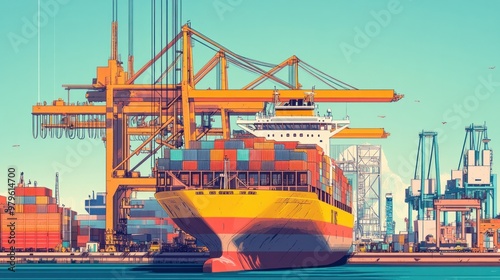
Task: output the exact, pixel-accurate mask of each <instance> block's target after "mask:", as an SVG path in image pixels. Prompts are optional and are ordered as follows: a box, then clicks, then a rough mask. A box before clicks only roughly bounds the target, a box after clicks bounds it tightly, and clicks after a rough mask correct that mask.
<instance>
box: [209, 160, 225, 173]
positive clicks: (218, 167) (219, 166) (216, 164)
mask: <svg viewBox="0 0 500 280" xmlns="http://www.w3.org/2000/svg"><path fill="white" fill-rule="evenodd" d="M210 170H211V171H223V170H224V161H222V160H212V161H210Z"/></svg>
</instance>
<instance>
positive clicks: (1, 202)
mask: <svg viewBox="0 0 500 280" xmlns="http://www.w3.org/2000/svg"><path fill="white" fill-rule="evenodd" d="M6 207H7V197H5V196H1V195H0V211H1V212H0V213H5V212H4V209H5V208H6ZM4 218H6V217H4V216H3V215H1V214H0V226H1V228H0V247H1V246H2V240H3V238H4V237H3V236H2V235H4V234H3V232H2V229H4V231H6V230H7V229H6V228H5V225H4V223H3V222H2V220H3V219H4ZM8 234H9V233H7V234H6V235H7V236H8Z"/></svg>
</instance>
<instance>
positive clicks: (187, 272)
mask: <svg viewBox="0 0 500 280" xmlns="http://www.w3.org/2000/svg"><path fill="white" fill-rule="evenodd" d="M7 268H8V265H2V266H1V269H0V279H40V280H42V279H43V280H45V279H47V280H49V279H50V280H53V279H92V280H100V279H110V280H111V279H116V280H145V279H283V280H306V279H350V280H357V279H426V280H430V279H499V277H500V267H499V266H475V267H473V266H382V265H343V266H335V267H321V268H307V269H290V270H272V271H246V272H229V273H212V274H209V273H203V272H202V267H201V266H200V265H184V264H177V265H120V264H117V265H108V264H19V265H17V266H16V272H11V271H9V270H8V269H7Z"/></svg>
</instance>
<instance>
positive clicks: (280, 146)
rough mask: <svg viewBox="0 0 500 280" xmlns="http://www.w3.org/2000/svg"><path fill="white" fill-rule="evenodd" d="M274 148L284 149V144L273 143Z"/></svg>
mask: <svg viewBox="0 0 500 280" xmlns="http://www.w3.org/2000/svg"><path fill="white" fill-rule="evenodd" d="M274 149H275V150H284V149H285V144H274Z"/></svg>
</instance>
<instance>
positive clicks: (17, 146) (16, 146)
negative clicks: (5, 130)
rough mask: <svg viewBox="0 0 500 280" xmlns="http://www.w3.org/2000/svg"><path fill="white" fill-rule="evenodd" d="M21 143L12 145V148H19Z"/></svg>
mask: <svg viewBox="0 0 500 280" xmlns="http://www.w3.org/2000/svg"><path fill="white" fill-rule="evenodd" d="M20 146H21V145H19V144H15V145H12V148H19V147H20Z"/></svg>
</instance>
